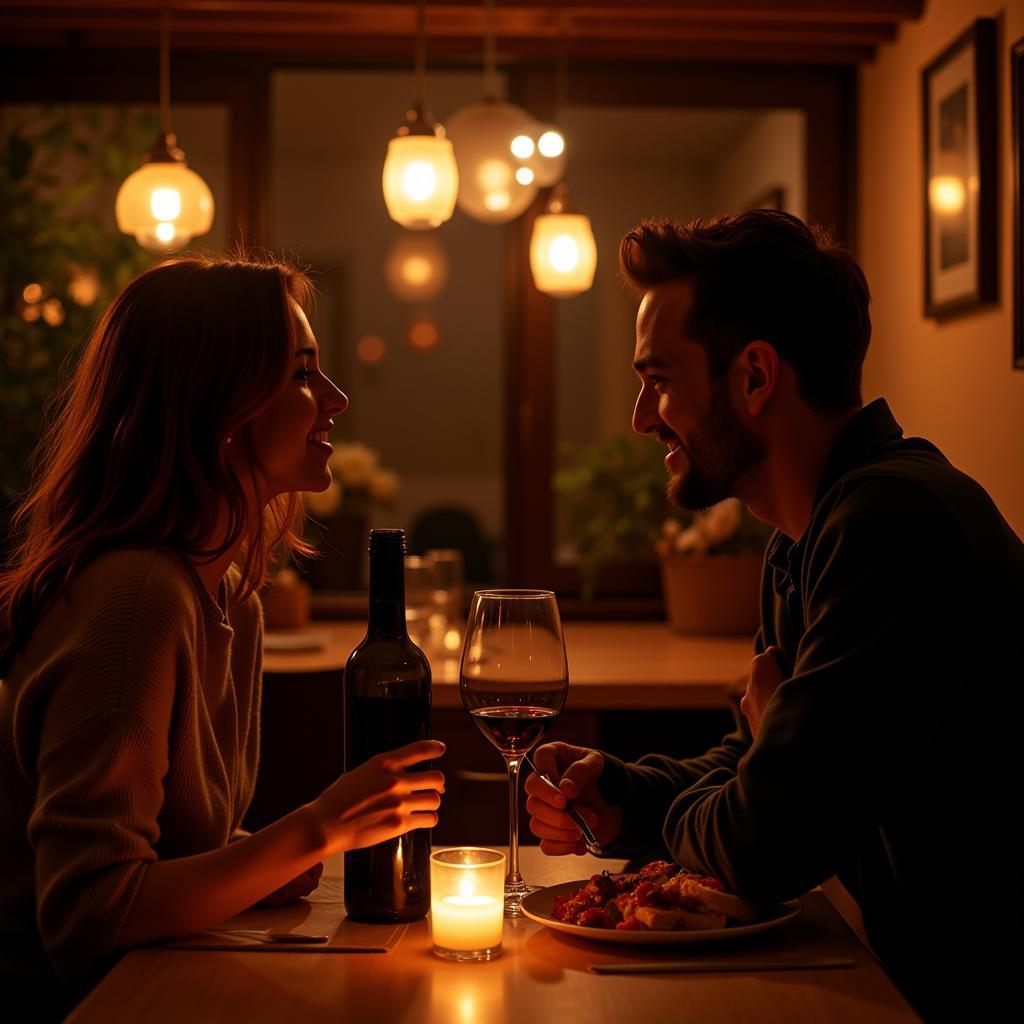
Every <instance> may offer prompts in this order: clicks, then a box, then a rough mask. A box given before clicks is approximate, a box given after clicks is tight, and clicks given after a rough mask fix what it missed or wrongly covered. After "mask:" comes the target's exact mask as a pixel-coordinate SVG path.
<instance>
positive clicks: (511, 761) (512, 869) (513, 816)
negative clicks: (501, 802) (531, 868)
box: [505, 757, 523, 885]
mask: <svg viewBox="0 0 1024 1024" xmlns="http://www.w3.org/2000/svg"><path fill="white" fill-rule="evenodd" d="M505 763H506V765H508V874H507V875H506V876H505V884H506V885H519V884H520V883H521V882H522V881H523V879H522V876H521V875H520V874H519V766H520V765H521V764H522V760H521V759H520V758H518V757H506V758H505Z"/></svg>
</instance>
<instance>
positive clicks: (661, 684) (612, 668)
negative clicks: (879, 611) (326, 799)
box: [263, 621, 754, 711]
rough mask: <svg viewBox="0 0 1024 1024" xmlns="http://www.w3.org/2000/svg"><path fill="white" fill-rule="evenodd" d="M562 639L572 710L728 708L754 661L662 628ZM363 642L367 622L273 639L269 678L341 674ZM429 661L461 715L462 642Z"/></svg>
mask: <svg viewBox="0 0 1024 1024" xmlns="http://www.w3.org/2000/svg"><path fill="white" fill-rule="evenodd" d="M563 633H564V635H565V649H566V657H567V660H568V663H569V681H570V682H569V707H571V708H573V709H583V710H597V711H615V710H623V709H629V710H634V711H635V710H644V709H651V710H700V709H707V708H726V707H728V706H729V692H730V689H731V688H733V687H734V686H735V685H736V682H737V680H738V679H740V678H741V677H745V676H746V675H747V673H748V672H749V670H750V659H751V658H752V657H753V654H754V649H753V639H752V638H751V637H745V636H706V635H691V636H687V635H683V634H680V633H674V632H672V630H670V629H669V627H668V626H667V625H666V623H664V622H567V623H565V624H564V626H563ZM365 634H366V623H365V621H363V622H358V621H350V622H329V621H323V622H311V623H309V624H308V625H307V626H303V627H301V628H300V629H296V630H288V631H280V632H274V633H271V634H268V646H267V648H266V650H265V651H264V655H263V672H264V676H270V677H273V678H279V677H286V678H290V679H294V678H296V677H302V676H306V677H309V676H313V675H318V674H323V673H326V674H330V673H340V672H341V671H342V669H344V667H345V662H346V660H347V659H348V656H349V654H351V653H352V648H354V647H355V646H356V644H358V643H359V641H360V640H362V638H363V637H364V636H365ZM304 639H305V640H306V641H307V642H308V643H309V644H310V646H309V647H307V648H305V649H302V648H301V646H300V648H299V649H287V646H286V645H287V644H289V643H292V644H298V645H301V642H302V641H303V640H304ZM278 644H280V645H281V646H277V645H278ZM282 648H283V649H282ZM428 653H429V657H430V665H431V670H432V674H433V703H434V707H437V708H460V709H461V707H462V701H461V699H460V697H459V660H460V657H461V654H462V644H461V640H459V641H458V642H457V643H456V644H455V645H454V649H453V650H448V651H443V650H442V651H440V652H438V651H430V652H428Z"/></svg>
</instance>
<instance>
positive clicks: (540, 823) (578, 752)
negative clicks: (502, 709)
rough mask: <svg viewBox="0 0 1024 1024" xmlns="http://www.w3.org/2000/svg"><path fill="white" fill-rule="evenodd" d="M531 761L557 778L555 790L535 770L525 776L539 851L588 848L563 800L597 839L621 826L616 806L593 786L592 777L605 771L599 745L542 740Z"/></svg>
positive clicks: (604, 841) (606, 837) (594, 779)
mask: <svg viewBox="0 0 1024 1024" xmlns="http://www.w3.org/2000/svg"><path fill="white" fill-rule="evenodd" d="M533 763H534V764H535V765H536V767H537V771H539V772H543V773H544V774H545V775H547V776H548V778H550V779H551V780H552V781H553V782H555V783H557V784H558V790H554V789H552V788H551V787H550V786H549V785H548V784H547V783H546V782H545V781H544V780H543V779H541V778H540V777H539V776H537V775H530V776H529V778H527V780H526V787H525V788H526V792H527V794H528V797H527V800H526V809H527V810H528V811H529V812H530V831H531V832H532V833H533V834H534V835H535V836H537V838H538V839H540V841H541V842H540V848H541V850H542V851H543V852H544V853H546V854H549V855H553V856H561V855H563V854H567V853H586V852H587V847H586V844H585V843H584V842H583V837H582V836H581V835H580V830H579V829H578V828H577V827H576V825H575V823H574V822H573V820H572V818H570V817H569V815H568V814H566V813H565V810H564V808H565V805H566V801H568V800H571V801H572V802H573V805H574V806H575V808H576V810H578V811H579V812H580V814H581V815H583V818H584V820H585V821H586V823H587V824H588V825H589V826H590V827H591V829H593V831H594V834H595V835H596V836H597V841H598V842H599V843H601V844H602V845H607V844H608V843H610V842H611V841H612V840H613V839H614V838H615V837H616V836H617V835H618V834H619V832H621V831H622V810H621V808H619V807H613V806H612V805H611V804H608V803H606V802H605V800H604V798H603V797H602V796H601V795H600V793H598V791H597V780H598V779H599V778H600V777H601V772H603V771H604V754H602V753H601V751H599V750H589V749H587V748H586V747H574V746H572V745H571V744H569V743H546V744H544V746H543V747H538V748H537V751H536V752H535V753H534V755H533Z"/></svg>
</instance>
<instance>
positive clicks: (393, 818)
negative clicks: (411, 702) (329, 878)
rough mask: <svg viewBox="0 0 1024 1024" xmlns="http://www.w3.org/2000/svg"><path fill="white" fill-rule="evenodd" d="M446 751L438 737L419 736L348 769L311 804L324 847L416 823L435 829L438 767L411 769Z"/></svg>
mask: <svg viewBox="0 0 1024 1024" xmlns="http://www.w3.org/2000/svg"><path fill="white" fill-rule="evenodd" d="M444 751H445V746H444V744H443V743H441V742H439V741H437V740H420V741H419V742H417V743H410V744H408V745H407V746H404V747H400V748H399V749H398V750H389V751H387V752H386V753H383V754H376V755H374V756H373V757H371V758H370V759H369V760H368V761H366V762H365V763H364V764H361V765H360V766H359V767H358V768H354V769H353V770H352V771H350V772H346V773H345V774H344V775H342V776H341V778H339V779H338V780H337V782H335V783H333V784H332V785H330V786H328V788H327V789H325V790H324V791H323V793H321V794H320V796H319V797H318V798H317V799H316V800H314V801H313V803H312V804H310V805H309V807H310V808H311V810H312V811H313V815H314V820H315V821H316V822H317V823H318V825H319V827H320V828H322V829H323V833H324V845H325V852H326V853H327V854H331V853H337V852H338V851H340V850H358V849H360V848H361V847H364V846H373V845H374V844H376V843H382V842H384V841H385V840H387V839H394V838H395V836H400V835H403V834H404V833H405V832H409V831H410V830H412V829H414V828H433V827H434V826H435V825H436V824H437V809H438V808H439V807H440V806H441V794H442V793H443V792H444V775H443V774H442V773H441V772H439V771H433V770H432V771H420V772H409V771H406V769H407V768H411V767H412V766H413V765H415V764H419V763H420V762H421V761H429V760H432V759H433V758H437V757H440V756H441V755H442V754H443V753H444Z"/></svg>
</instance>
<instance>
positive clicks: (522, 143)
mask: <svg viewBox="0 0 1024 1024" xmlns="http://www.w3.org/2000/svg"><path fill="white" fill-rule="evenodd" d="M533 148H534V147H533V139H531V138H530V136H529V135H517V136H516V137H515V138H514V139H513V140H512V146H511V149H512V155H513V156H517V157H519V159H520V160H526V159H527V158H528V157H531V156H533Z"/></svg>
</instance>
